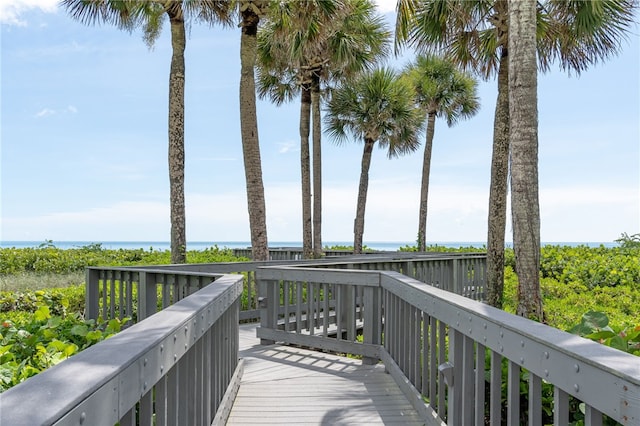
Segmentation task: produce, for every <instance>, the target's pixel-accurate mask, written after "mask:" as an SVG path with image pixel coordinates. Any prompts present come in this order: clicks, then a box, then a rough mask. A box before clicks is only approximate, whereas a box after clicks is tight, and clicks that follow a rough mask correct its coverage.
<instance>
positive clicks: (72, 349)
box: [62, 343, 78, 358]
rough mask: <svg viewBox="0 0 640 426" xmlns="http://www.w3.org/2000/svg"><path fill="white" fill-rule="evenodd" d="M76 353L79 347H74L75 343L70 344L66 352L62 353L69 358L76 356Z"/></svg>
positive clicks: (66, 347)
mask: <svg viewBox="0 0 640 426" xmlns="http://www.w3.org/2000/svg"><path fill="white" fill-rule="evenodd" d="M76 352H78V346H77V345H74V344H73V343H69V344H68V345H67V346H65V348H64V350H63V351H62V353H63V354H64V355H65V356H66V357H67V358H68V357H70V356H71V355H73V354H75V353H76Z"/></svg>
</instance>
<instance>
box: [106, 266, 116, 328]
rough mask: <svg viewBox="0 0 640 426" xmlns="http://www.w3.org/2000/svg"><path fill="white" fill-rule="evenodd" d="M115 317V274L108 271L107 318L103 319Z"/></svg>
mask: <svg viewBox="0 0 640 426" xmlns="http://www.w3.org/2000/svg"><path fill="white" fill-rule="evenodd" d="M115 317H116V279H115V272H114V271H109V316H108V317H105V319H112V318H115Z"/></svg>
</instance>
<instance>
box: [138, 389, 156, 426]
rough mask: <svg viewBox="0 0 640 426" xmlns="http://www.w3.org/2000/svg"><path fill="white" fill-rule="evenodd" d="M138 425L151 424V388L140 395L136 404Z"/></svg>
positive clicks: (149, 425) (150, 425)
mask: <svg viewBox="0 0 640 426" xmlns="http://www.w3.org/2000/svg"><path fill="white" fill-rule="evenodd" d="M138 410H139V412H138V417H139V421H138V425H140V426H152V425H153V388H151V389H150V390H149V391H148V392H147V393H145V394H144V395H142V398H140V403H139V404H138Z"/></svg>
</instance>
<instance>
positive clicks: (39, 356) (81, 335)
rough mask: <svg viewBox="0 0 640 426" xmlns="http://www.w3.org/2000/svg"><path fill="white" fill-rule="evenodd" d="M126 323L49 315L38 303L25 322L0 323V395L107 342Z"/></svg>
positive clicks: (44, 306) (46, 307)
mask: <svg viewBox="0 0 640 426" xmlns="http://www.w3.org/2000/svg"><path fill="white" fill-rule="evenodd" d="M126 322H127V320H126V319H125V320H123V321H120V320H118V319H113V320H110V321H108V322H103V323H96V321H93V320H84V319H83V318H82V316H81V315H79V314H78V313H77V312H74V313H62V314H60V315H52V313H51V309H50V307H49V305H48V304H47V303H46V302H41V303H40V304H39V305H38V307H37V309H36V310H35V311H34V312H33V314H32V315H31V317H30V318H29V320H28V321H25V322H23V323H15V322H13V321H11V320H8V319H4V320H2V321H1V322H0V392H3V391H5V390H7V389H9V388H11V387H12V386H15V385H17V384H19V383H21V382H23V381H24V380H26V379H28V378H29V377H31V376H34V375H36V374H38V373H39V372H41V371H44V370H46V369H47V368H49V367H51V366H53V365H55V364H57V363H59V362H61V361H63V360H65V359H67V358H68V357H70V356H72V355H74V354H75V353H77V352H79V351H81V350H83V349H86V348H88V347H89V346H92V345H94V344H95V343H98V342H100V341H102V340H104V339H107V338H109V337H111V336H112V335H114V334H115V333H117V332H118V331H120V330H121V327H122V326H123V325H124V324H125V323H126Z"/></svg>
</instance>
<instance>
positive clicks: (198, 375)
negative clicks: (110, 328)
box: [0, 275, 242, 426]
mask: <svg viewBox="0 0 640 426" xmlns="http://www.w3.org/2000/svg"><path fill="white" fill-rule="evenodd" d="M212 278H216V280H215V285H210V286H204V288H203V289H202V290H200V291H198V292H197V293H194V294H191V295H190V296H188V297H185V298H183V299H181V300H179V301H177V302H176V303H175V304H173V305H172V306H170V307H168V308H166V309H164V310H162V311H161V312H159V313H157V314H155V315H154V316H153V318H148V319H146V320H144V321H141V322H139V323H137V324H135V325H133V326H131V327H130V328H128V329H126V330H124V331H122V332H120V333H118V334H117V335H116V336H114V337H111V338H109V339H107V340H105V341H103V342H100V343H98V344H96V345H94V346H92V347H90V348H88V349H86V350H84V351H82V352H80V353H79V354H77V355H74V356H73V357H71V358H69V359H67V360H65V361H64V362H62V363H60V364H58V365H56V366H54V367H52V368H50V369H48V370H46V371H44V372H42V373H40V374H38V375H36V376H34V377H31V378H29V379H28V380H26V381H25V382H23V383H21V384H19V385H17V386H15V387H14V388H11V389H9V390H8V391H6V392H4V393H2V394H1V395H0V424H1V425H3V426H4V425H12V426H20V425H29V426H31V425H91V426H99V425H108V426H113V425H114V424H116V423H119V424H120V425H149V426H150V425H202V426H205V425H206V426H209V425H211V424H212V422H217V421H218V420H219V419H220V416H223V415H224V414H225V413H227V412H228V410H229V407H227V406H226V405H221V404H222V403H223V401H225V399H224V396H225V393H226V392H227V391H228V389H233V388H237V386H238V385H239V383H238V377H239V375H240V374H241V368H240V367H239V365H240V364H239V361H238V346H239V340H238V339H239V334H238V331H239V330H238V318H239V307H240V295H241V293H242V277H239V276H232V275H227V276H217V277H212ZM209 282H211V278H210V279H209ZM216 416H217V417H216ZM221 423H222V422H221Z"/></svg>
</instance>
